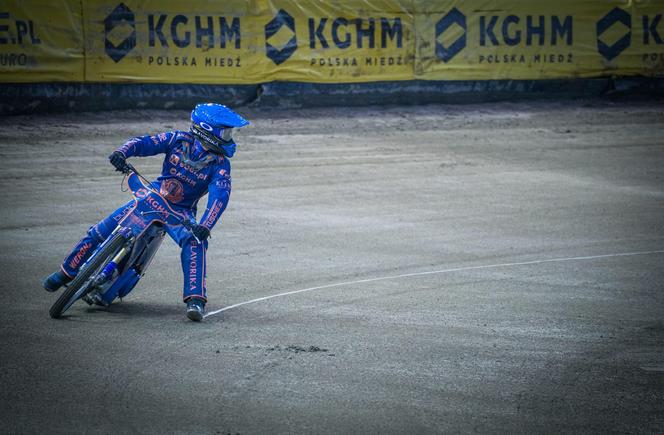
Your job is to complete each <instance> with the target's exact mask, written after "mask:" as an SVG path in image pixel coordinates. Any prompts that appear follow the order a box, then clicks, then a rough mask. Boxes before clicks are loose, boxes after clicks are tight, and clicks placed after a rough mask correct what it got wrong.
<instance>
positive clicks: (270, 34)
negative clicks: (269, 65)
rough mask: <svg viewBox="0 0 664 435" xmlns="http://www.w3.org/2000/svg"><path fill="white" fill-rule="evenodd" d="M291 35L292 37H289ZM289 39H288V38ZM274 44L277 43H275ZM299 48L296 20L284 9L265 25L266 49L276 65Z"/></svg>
mask: <svg viewBox="0 0 664 435" xmlns="http://www.w3.org/2000/svg"><path fill="white" fill-rule="evenodd" d="M288 36H291V38H290V39H287V38H288ZM286 39H287V40H286ZM273 44H276V46H275V45H273ZM296 49H297V36H296V34H295V20H294V19H293V17H292V16H291V15H290V14H289V13H288V12H286V11H285V10H283V9H280V10H279V12H277V15H276V16H275V17H274V18H273V19H272V20H271V21H270V22H269V23H267V24H266V25H265V51H266V54H267V57H269V58H270V59H272V62H274V63H275V64H276V65H279V64H281V63H283V62H284V61H286V59H288V58H289V57H291V55H292V54H293V53H294V52H295V50H296Z"/></svg>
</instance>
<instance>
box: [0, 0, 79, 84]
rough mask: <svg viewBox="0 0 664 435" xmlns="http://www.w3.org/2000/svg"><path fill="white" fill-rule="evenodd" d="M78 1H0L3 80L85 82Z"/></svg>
mask: <svg viewBox="0 0 664 435" xmlns="http://www.w3.org/2000/svg"><path fill="white" fill-rule="evenodd" d="M83 57H84V48H83V17H82V15H81V2H80V1H79V0H41V1H35V0H3V1H2V2H0V81H2V82H9V83H21V82H48V81H83V80H84V75H83V70H84V67H83V65H84V62H83Z"/></svg>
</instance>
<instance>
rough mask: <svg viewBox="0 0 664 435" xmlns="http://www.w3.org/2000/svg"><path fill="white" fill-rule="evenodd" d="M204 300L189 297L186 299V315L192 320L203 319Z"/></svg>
mask: <svg viewBox="0 0 664 435" xmlns="http://www.w3.org/2000/svg"><path fill="white" fill-rule="evenodd" d="M204 313H205V301H204V300H203V299H200V298H191V299H189V300H188V301H187V317H188V318H189V320H193V321H194V322H200V321H201V320H203V314H204Z"/></svg>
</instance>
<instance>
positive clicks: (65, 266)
mask: <svg viewBox="0 0 664 435" xmlns="http://www.w3.org/2000/svg"><path fill="white" fill-rule="evenodd" d="M133 206H134V201H130V202H129V203H127V204H125V205H123V206H122V207H120V208H118V209H117V210H115V211H114V212H113V213H111V214H110V215H109V216H108V217H107V218H106V219H103V220H101V221H99V222H98V223H97V224H96V225H93V226H91V227H90V228H89V229H88V232H87V233H86V235H85V237H83V238H82V239H81V240H80V241H79V242H78V243H77V244H76V245H75V246H74V248H73V249H72V251H71V252H70V253H69V255H67V257H66V258H65V260H64V261H63V262H62V265H61V266H60V270H58V271H56V272H54V273H52V274H51V275H49V276H48V277H47V278H46V279H45V280H44V283H43V284H44V288H45V289H46V290H48V291H56V290H57V289H59V288H60V287H62V285H64V284H66V283H68V282H69V281H71V280H72V279H74V277H75V276H76V274H77V273H78V269H79V268H80V267H81V266H82V265H83V263H85V262H86V261H87V259H88V258H89V257H90V255H91V254H92V253H93V252H94V250H95V249H96V248H97V246H99V244H100V243H101V242H103V241H104V240H106V237H108V236H109V234H111V233H112V232H113V230H114V229H115V227H116V226H117V224H118V222H119V221H120V220H121V219H122V218H123V217H124V216H125V215H126V214H127V213H128V212H129V211H130V210H131V209H132V207H133Z"/></svg>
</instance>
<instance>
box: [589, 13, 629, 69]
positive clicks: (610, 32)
mask: <svg viewBox="0 0 664 435" xmlns="http://www.w3.org/2000/svg"><path fill="white" fill-rule="evenodd" d="M631 43H632V17H631V16H630V15H629V14H628V13H627V12H626V11H624V10H623V9H620V8H614V9H613V10H611V12H609V13H608V14H606V15H605V16H604V17H603V18H602V19H600V20H599V21H598V22H597V50H598V51H599V54H601V55H602V56H604V58H605V59H606V60H612V59H614V58H615V57H616V56H618V55H619V54H620V53H622V52H623V51H624V50H625V49H626V48H627V47H629V46H630V44H631Z"/></svg>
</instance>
